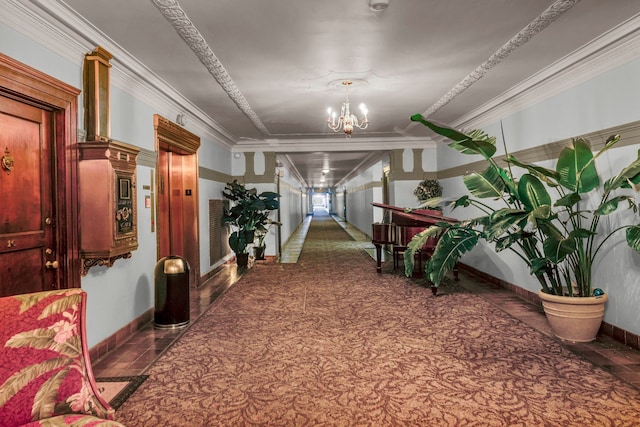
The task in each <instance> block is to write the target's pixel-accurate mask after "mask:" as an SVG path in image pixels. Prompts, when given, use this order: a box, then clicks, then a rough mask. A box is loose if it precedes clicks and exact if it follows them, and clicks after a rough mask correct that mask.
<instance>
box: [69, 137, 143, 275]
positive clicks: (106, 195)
mask: <svg viewBox="0 0 640 427" xmlns="http://www.w3.org/2000/svg"><path fill="white" fill-rule="evenodd" d="M78 147H79V150H80V163H79V172H80V179H79V181H80V256H81V258H82V264H83V265H82V274H83V275H86V274H87V273H88V271H89V269H90V268H91V267H93V266H95V265H106V266H108V267H110V266H111V265H113V263H114V262H115V261H116V260H118V259H121V258H130V257H131V251H134V250H136V249H137V248H138V230H137V226H136V223H137V215H136V213H137V212H136V211H137V209H136V158H137V156H138V153H139V151H140V150H139V149H138V148H136V147H133V146H131V145H128V144H125V143H123V142H118V141H113V140H112V141H109V142H97V141H94V142H81V143H78Z"/></svg>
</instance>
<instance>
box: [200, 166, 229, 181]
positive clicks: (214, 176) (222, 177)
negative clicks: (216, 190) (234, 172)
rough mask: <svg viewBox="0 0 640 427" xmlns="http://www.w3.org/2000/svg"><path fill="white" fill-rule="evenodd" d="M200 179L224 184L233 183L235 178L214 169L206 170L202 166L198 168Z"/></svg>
mask: <svg viewBox="0 0 640 427" xmlns="http://www.w3.org/2000/svg"><path fill="white" fill-rule="evenodd" d="M198 178H200V179H206V180H208V181H215V182H222V183H227V182H231V181H233V176H231V175H228V174H226V173H223V172H218V171H215V170H213V169H209V168H205V167H204V166H200V167H199V168H198Z"/></svg>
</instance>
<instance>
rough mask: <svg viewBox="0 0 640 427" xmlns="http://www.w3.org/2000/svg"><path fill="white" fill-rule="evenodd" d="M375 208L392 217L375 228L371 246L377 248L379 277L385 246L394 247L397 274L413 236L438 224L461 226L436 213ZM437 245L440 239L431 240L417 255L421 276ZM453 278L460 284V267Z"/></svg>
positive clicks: (389, 206) (431, 211)
mask: <svg viewBox="0 0 640 427" xmlns="http://www.w3.org/2000/svg"><path fill="white" fill-rule="evenodd" d="M372 205H373V206H376V207H379V208H382V209H385V210H387V211H389V212H390V213H391V222H389V223H386V222H385V223H380V222H376V223H373V224H372V234H371V236H372V238H371V242H372V243H373V245H374V246H375V247H376V271H377V272H378V273H382V246H383V245H392V251H393V254H392V255H393V269H394V270H396V269H397V268H398V267H399V265H398V264H399V262H398V258H399V254H400V253H402V252H404V250H406V247H407V244H408V243H409V242H410V241H411V239H412V238H413V236H415V235H416V234H418V233H420V232H421V231H423V230H424V229H426V228H429V227H430V226H432V225H434V224H436V223H438V222H449V223H454V222H458V220H457V219H455V218H448V217H445V216H443V215H442V212H440V211H436V210H427V209H415V210H412V211H411V212H405V209H404V208H400V207H397V206H392V205H386V204H383V203H372ZM437 243H438V240H437V238H435V239H429V240H427V243H425V245H424V246H423V247H422V248H421V249H420V251H418V253H417V254H416V262H417V264H416V269H415V271H416V272H417V273H418V274H420V273H422V264H423V263H424V262H425V261H426V260H427V259H428V258H429V257H430V256H431V254H432V253H433V249H434V248H435V246H436V244H437ZM403 269H404V268H403ZM453 274H454V277H455V279H456V280H458V268H457V267H456V268H454V269H453Z"/></svg>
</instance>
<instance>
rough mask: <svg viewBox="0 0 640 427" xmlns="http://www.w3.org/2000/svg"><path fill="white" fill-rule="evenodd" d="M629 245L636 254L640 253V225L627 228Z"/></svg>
mask: <svg viewBox="0 0 640 427" xmlns="http://www.w3.org/2000/svg"><path fill="white" fill-rule="evenodd" d="M626 237H627V244H628V245H629V247H631V248H632V249H633V250H635V251H636V252H640V225H634V226H631V227H629V228H627V231H626Z"/></svg>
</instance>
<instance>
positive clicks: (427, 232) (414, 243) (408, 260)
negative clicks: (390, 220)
mask: <svg viewBox="0 0 640 427" xmlns="http://www.w3.org/2000/svg"><path fill="white" fill-rule="evenodd" d="M447 226H448V224H447ZM441 232H442V227H441V226H439V225H432V226H431V227H428V228H426V229H424V230H422V231H421V232H420V233H418V234H416V235H415V236H413V237H412V238H411V241H410V242H409V243H408V244H407V249H406V250H405V252H404V273H405V274H406V275H407V277H411V275H412V274H413V270H414V268H415V254H416V252H417V251H418V250H420V248H422V247H423V246H424V245H425V243H427V240H428V239H429V238H430V237H437V236H438V235H439V234H440V233H441Z"/></svg>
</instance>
